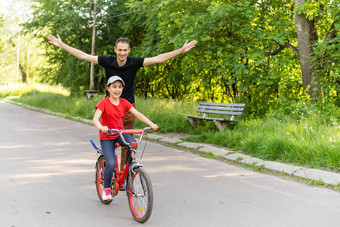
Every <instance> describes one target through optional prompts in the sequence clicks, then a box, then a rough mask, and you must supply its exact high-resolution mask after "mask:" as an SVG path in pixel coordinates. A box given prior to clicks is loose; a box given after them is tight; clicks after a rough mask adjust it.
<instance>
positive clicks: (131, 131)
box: [104, 127, 152, 144]
mask: <svg viewBox="0 0 340 227" xmlns="http://www.w3.org/2000/svg"><path fill="white" fill-rule="evenodd" d="M146 130H152V129H151V127H145V128H143V129H122V130H118V129H111V128H110V129H109V134H107V135H105V136H104V137H106V136H115V135H117V134H119V136H120V138H121V139H122V141H123V142H124V143H125V144H130V143H128V142H126V141H125V139H124V136H123V134H140V136H139V140H138V141H137V143H138V144H139V143H140V142H141V141H142V138H143V135H144V132H145V131H146Z"/></svg>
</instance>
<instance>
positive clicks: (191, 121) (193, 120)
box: [187, 117, 196, 128]
mask: <svg viewBox="0 0 340 227" xmlns="http://www.w3.org/2000/svg"><path fill="white" fill-rule="evenodd" d="M187 118H188V120H189V122H190V124H191V125H192V127H193V128H195V127H196V120H195V119H194V118H192V117H187Z"/></svg>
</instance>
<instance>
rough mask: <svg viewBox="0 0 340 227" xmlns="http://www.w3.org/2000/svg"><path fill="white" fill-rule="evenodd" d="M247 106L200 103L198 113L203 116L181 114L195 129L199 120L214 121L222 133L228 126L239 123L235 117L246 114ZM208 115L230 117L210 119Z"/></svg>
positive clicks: (240, 104) (241, 104)
mask: <svg viewBox="0 0 340 227" xmlns="http://www.w3.org/2000/svg"><path fill="white" fill-rule="evenodd" d="M245 107H246V104H243V103H239V104H231V103H213V102H200V103H199V106H198V109H197V112H199V113H203V116H194V115H188V114H181V115H183V116H186V117H187V118H188V120H189V122H190V123H191V125H192V126H193V127H195V126H196V121H197V120H206V121H213V122H214V123H215V125H216V126H217V128H218V129H219V130H220V131H222V130H224V129H225V127H226V125H227V124H234V123H237V121H236V120H235V116H241V115H242V114H243V112H244V109H245ZM208 114H221V115H228V116H230V118H229V119H226V118H216V117H209V116H208Z"/></svg>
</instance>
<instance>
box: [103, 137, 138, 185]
mask: <svg viewBox="0 0 340 227" xmlns="http://www.w3.org/2000/svg"><path fill="white" fill-rule="evenodd" d="M123 136H124V139H125V141H126V142H128V143H129V142H136V140H135V138H133V136H131V135H129V134H124V135H123ZM116 142H118V143H119V144H120V145H121V146H127V144H125V143H124V142H123V141H122V139H121V138H120V136H119V137H118V138H117V139H114V140H100V145H101V147H102V150H103V152H104V157H105V159H106V167H105V172H104V188H108V187H110V185H111V179H112V176H113V171H114V170H115V169H116V158H115V150H116V147H115V143H116ZM130 154H131V150H130V148H129V147H128V149H127V152H126V162H127V160H128V157H129V156H130ZM125 164H126V163H125Z"/></svg>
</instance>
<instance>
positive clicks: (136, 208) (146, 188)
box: [126, 168, 153, 223]
mask: <svg viewBox="0 0 340 227" xmlns="http://www.w3.org/2000/svg"><path fill="white" fill-rule="evenodd" d="M134 171H135V174H134V175H132V176H129V178H131V179H128V181H127V182H128V183H127V190H126V194H127V197H128V201H129V207H130V211H131V214H132V216H133V218H134V219H135V220H136V221H137V222H139V223H144V222H146V221H147V220H148V219H149V218H150V216H151V213H152V209H153V190H152V183H151V179H150V177H149V175H148V174H147V172H146V171H145V170H144V169H143V168H136V169H135V170H134ZM131 184H132V185H133V188H134V190H135V194H132V192H131Z"/></svg>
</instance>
